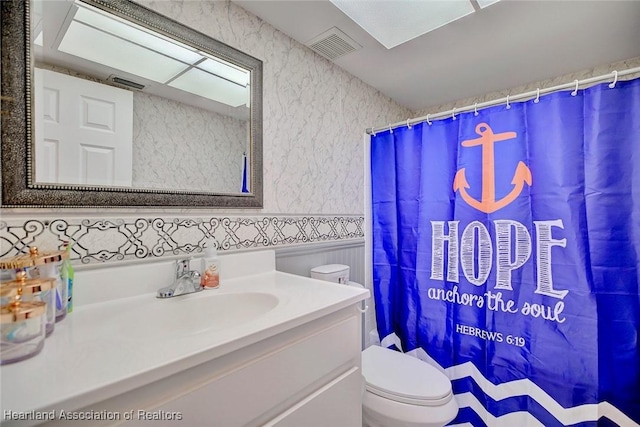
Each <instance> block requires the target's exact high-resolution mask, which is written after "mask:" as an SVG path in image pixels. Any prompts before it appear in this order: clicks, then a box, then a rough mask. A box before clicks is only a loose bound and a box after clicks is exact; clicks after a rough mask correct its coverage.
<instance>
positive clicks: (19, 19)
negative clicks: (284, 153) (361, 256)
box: [0, 0, 263, 208]
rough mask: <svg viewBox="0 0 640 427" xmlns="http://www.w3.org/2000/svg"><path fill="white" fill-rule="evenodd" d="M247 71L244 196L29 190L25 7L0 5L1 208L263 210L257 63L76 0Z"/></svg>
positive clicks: (137, 9) (136, 12) (132, 8)
mask: <svg viewBox="0 0 640 427" xmlns="http://www.w3.org/2000/svg"><path fill="white" fill-rule="evenodd" d="M83 1H85V2H87V3H89V4H91V5H93V6H96V7H99V8H102V9H104V10H107V11H109V12H110V13H113V14H115V15H117V16H120V17H123V18H125V19H128V20H130V21H132V22H135V23H137V24H140V25H143V26H145V27H147V28H150V29H153V30H155V31H158V32H160V33H162V34H164V35H166V36H169V37H172V38H174V39H176V40H178V41H180V42H182V43H185V44H189V45H192V46H194V47H197V48H199V49H202V50H203V51H205V52H207V53H209V54H211V55H215V56H217V57H220V58H222V59H224V60H226V61H229V62H232V63H235V64H237V65H239V66H241V67H243V68H245V69H248V70H250V71H251V119H250V120H251V130H250V138H251V143H250V156H249V158H250V162H251V164H250V171H251V172H250V182H249V189H250V191H251V193H245V194H243V193H237V194H236V193H234V194H220V193H205V192H190V191H173V190H172V191H165V190H145V189H135V188H134V189H130V188H118V187H91V186H78V185H57V184H36V183H35V182H34V175H35V174H34V170H33V168H32V166H33V163H32V159H33V157H34V156H33V145H32V144H33V125H34V124H33V113H32V106H33V93H32V82H33V61H32V56H31V42H30V37H29V34H30V2H29V1H28V0H5V1H0V7H1V10H0V13H1V17H0V18H1V23H2V27H1V28H2V52H1V53H2V58H1V59H2V63H1V79H2V80H1V90H2V94H1V95H2V97H1V104H0V105H1V108H0V109H1V110H2V111H1V112H2V116H1V120H2V126H1V128H2V129H1V137H2V141H1V149H2V153H1V166H0V167H1V176H2V207H141V206H146V207H190V208H210V207H213V208H262V205H263V199H262V198H263V195H262V194H263V188H262V186H263V180H262V61H261V60H259V59H256V58H254V57H252V56H249V55H247V54H245V53H243V52H240V51H239V50H237V49H234V48H232V47H230V46H227V45H226V44H224V43H221V42H219V41H217V40H215V39H213V38H211V37H209V36H206V35H204V34H202V33H200V32H198V31H195V30H193V29H191V28H189V27H187V26H185V25H183V24H181V23H178V22H176V21H174V20H171V19H169V18H167V17H165V16H162V15H160V14H158V13H156V12H154V11H152V10H149V9H147V8H145V7H143V6H141V5H138V4H136V3H133V2H131V1H129V0H83Z"/></svg>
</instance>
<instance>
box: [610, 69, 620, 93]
mask: <svg viewBox="0 0 640 427" xmlns="http://www.w3.org/2000/svg"><path fill="white" fill-rule="evenodd" d="M616 83H618V71H617V70H614V71H613V82H611V83H610V84H609V87H610V88H611V89H613V88H614V87H616Z"/></svg>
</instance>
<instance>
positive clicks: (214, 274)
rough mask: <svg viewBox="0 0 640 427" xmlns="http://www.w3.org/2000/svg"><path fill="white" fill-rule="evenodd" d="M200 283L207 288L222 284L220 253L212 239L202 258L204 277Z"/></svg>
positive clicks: (214, 287)
mask: <svg viewBox="0 0 640 427" xmlns="http://www.w3.org/2000/svg"><path fill="white" fill-rule="evenodd" d="M200 284H201V285H202V286H203V287H204V288H206V289H216V288H217V287H219V286H220V262H219V261H218V253H217V252H216V247H215V245H214V243H213V242H212V241H209V242H208V243H207V247H206V248H205V250H204V258H202V277H201V278H200Z"/></svg>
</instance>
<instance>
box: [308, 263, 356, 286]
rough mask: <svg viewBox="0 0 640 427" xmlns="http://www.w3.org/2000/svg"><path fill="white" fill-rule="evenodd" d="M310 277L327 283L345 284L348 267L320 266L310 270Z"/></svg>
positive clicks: (347, 276) (347, 277) (336, 265)
mask: <svg viewBox="0 0 640 427" xmlns="http://www.w3.org/2000/svg"><path fill="white" fill-rule="evenodd" d="M311 277H312V278H313V279H320V280H326V281H327V282H334V283H347V282H349V266H348V265H343V264H327V265H320V266H318V267H314V268H312V269H311Z"/></svg>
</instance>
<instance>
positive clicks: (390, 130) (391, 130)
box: [389, 123, 393, 133]
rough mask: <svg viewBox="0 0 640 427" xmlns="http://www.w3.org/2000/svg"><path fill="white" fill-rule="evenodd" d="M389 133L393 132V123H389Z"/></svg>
mask: <svg viewBox="0 0 640 427" xmlns="http://www.w3.org/2000/svg"><path fill="white" fill-rule="evenodd" d="M389 133H393V129H391V123H389Z"/></svg>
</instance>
